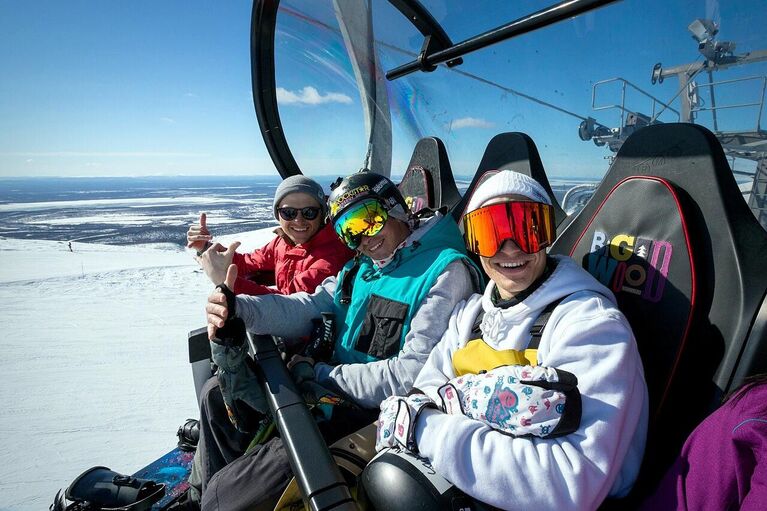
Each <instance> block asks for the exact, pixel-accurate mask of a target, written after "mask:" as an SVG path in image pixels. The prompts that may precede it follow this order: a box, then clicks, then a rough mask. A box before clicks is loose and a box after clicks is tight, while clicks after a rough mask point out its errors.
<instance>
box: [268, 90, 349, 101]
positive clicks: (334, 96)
mask: <svg viewBox="0 0 767 511" xmlns="http://www.w3.org/2000/svg"><path fill="white" fill-rule="evenodd" d="M351 102H352V98H350V97H349V96H347V95H346V94H341V93H338V92H328V93H327V94H325V95H322V94H320V92H319V91H318V90H317V89H315V88H314V87H311V86H307V87H304V88H303V89H301V90H299V91H297V92H292V91H289V90H287V89H283V88H282V87H277V103H279V104H281V105H322V104H324V103H343V104H345V105H348V104H350V103H351Z"/></svg>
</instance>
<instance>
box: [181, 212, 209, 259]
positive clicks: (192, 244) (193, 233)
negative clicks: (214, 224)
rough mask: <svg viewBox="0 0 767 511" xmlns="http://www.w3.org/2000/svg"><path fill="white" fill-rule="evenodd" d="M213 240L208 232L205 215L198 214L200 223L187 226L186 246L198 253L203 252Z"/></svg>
mask: <svg viewBox="0 0 767 511" xmlns="http://www.w3.org/2000/svg"><path fill="white" fill-rule="evenodd" d="M211 239H213V236H211V234H210V231H209V230H208V221H207V215H206V214H205V213H200V222H199V223H197V224H192V225H190V226H189V230H188V231H187V232H186V246H187V248H192V249H194V250H196V251H198V252H202V251H203V250H205V249H206V248H207V246H208V244H209V243H210V240H211Z"/></svg>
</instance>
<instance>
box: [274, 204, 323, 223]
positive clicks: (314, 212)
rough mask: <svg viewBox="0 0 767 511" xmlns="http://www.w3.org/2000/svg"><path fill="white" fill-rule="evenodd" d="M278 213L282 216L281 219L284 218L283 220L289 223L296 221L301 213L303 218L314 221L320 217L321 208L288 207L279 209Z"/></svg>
mask: <svg viewBox="0 0 767 511" xmlns="http://www.w3.org/2000/svg"><path fill="white" fill-rule="evenodd" d="M277 212H278V213H279V214H280V217H282V219H283V220H285V221H287V222H290V221H292V220H295V219H296V217H297V216H298V213H299V212H300V213H301V216H302V217H304V218H305V219H306V220H314V219H315V218H317V217H318V216H319V215H320V208H317V207H314V206H309V207H306V208H301V209H297V208H291V207H287V206H286V207H284V208H279V209H278V210H277Z"/></svg>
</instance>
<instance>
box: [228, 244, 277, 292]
mask: <svg viewBox="0 0 767 511" xmlns="http://www.w3.org/2000/svg"><path fill="white" fill-rule="evenodd" d="M278 241H279V236H276V237H275V238H274V239H273V240H271V241H270V242H269V243H267V244H266V245H264V246H263V247H261V248H258V249H256V250H254V251H253V252H252V253H250V254H239V253H237V252H235V253H234V259H233V260H232V262H233V263H234V264H235V266H237V281H236V282H235V284H234V290H233V291H234V294H245V295H264V294H269V293H277V292H278V291H277V290H276V289H272V288H270V287H267V286H264V285H263V284H259V283H257V282H253V281H251V280H248V276H249V275H251V274H253V273H255V272H257V271H272V272H273V271H274V257H275V247H276V245H277V242H278Z"/></svg>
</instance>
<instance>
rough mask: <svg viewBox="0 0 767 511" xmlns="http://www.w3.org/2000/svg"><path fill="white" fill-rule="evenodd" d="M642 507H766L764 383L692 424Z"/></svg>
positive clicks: (766, 388)
mask: <svg viewBox="0 0 767 511" xmlns="http://www.w3.org/2000/svg"><path fill="white" fill-rule="evenodd" d="M643 509H645V510H648V511H649V510H652V511H661V510H666V509H674V510H695V511H698V510H712V511H713V510H717V511H719V510H725V509H741V510H765V509H767V382H760V383H755V384H753V385H749V386H746V387H744V388H743V389H741V390H740V391H738V392H737V393H736V394H735V395H734V396H733V397H731V398H730V399H729V400H728V401H727V402H726V403H725V404H723V405H722V406H721V408H719V409H718V410H717V411H715V412H714V413H712V414H711V415H710V416H709V417H707V418H706V419H705V420H704V421H703V422H701V423H700V425H698V427H697V428H695V430H694V431H693V432H692V433H691V434H690V436H689V438H688V439H687V441H686V442H685V444H684V447H682V453H681V455H680V456H679V458H677V460H676V462H675V463H674V465H673V466H672V467H671V469H669V471H668V473H667V474H666V476H665V477H664V479H663V481H661V484H660V486H659V488H658V491H657V492H656V493H655V495H653V496H652V497H651V498H650V499H649V500H648V501H647V502H645V503H644V505H643Z"/></svg>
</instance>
